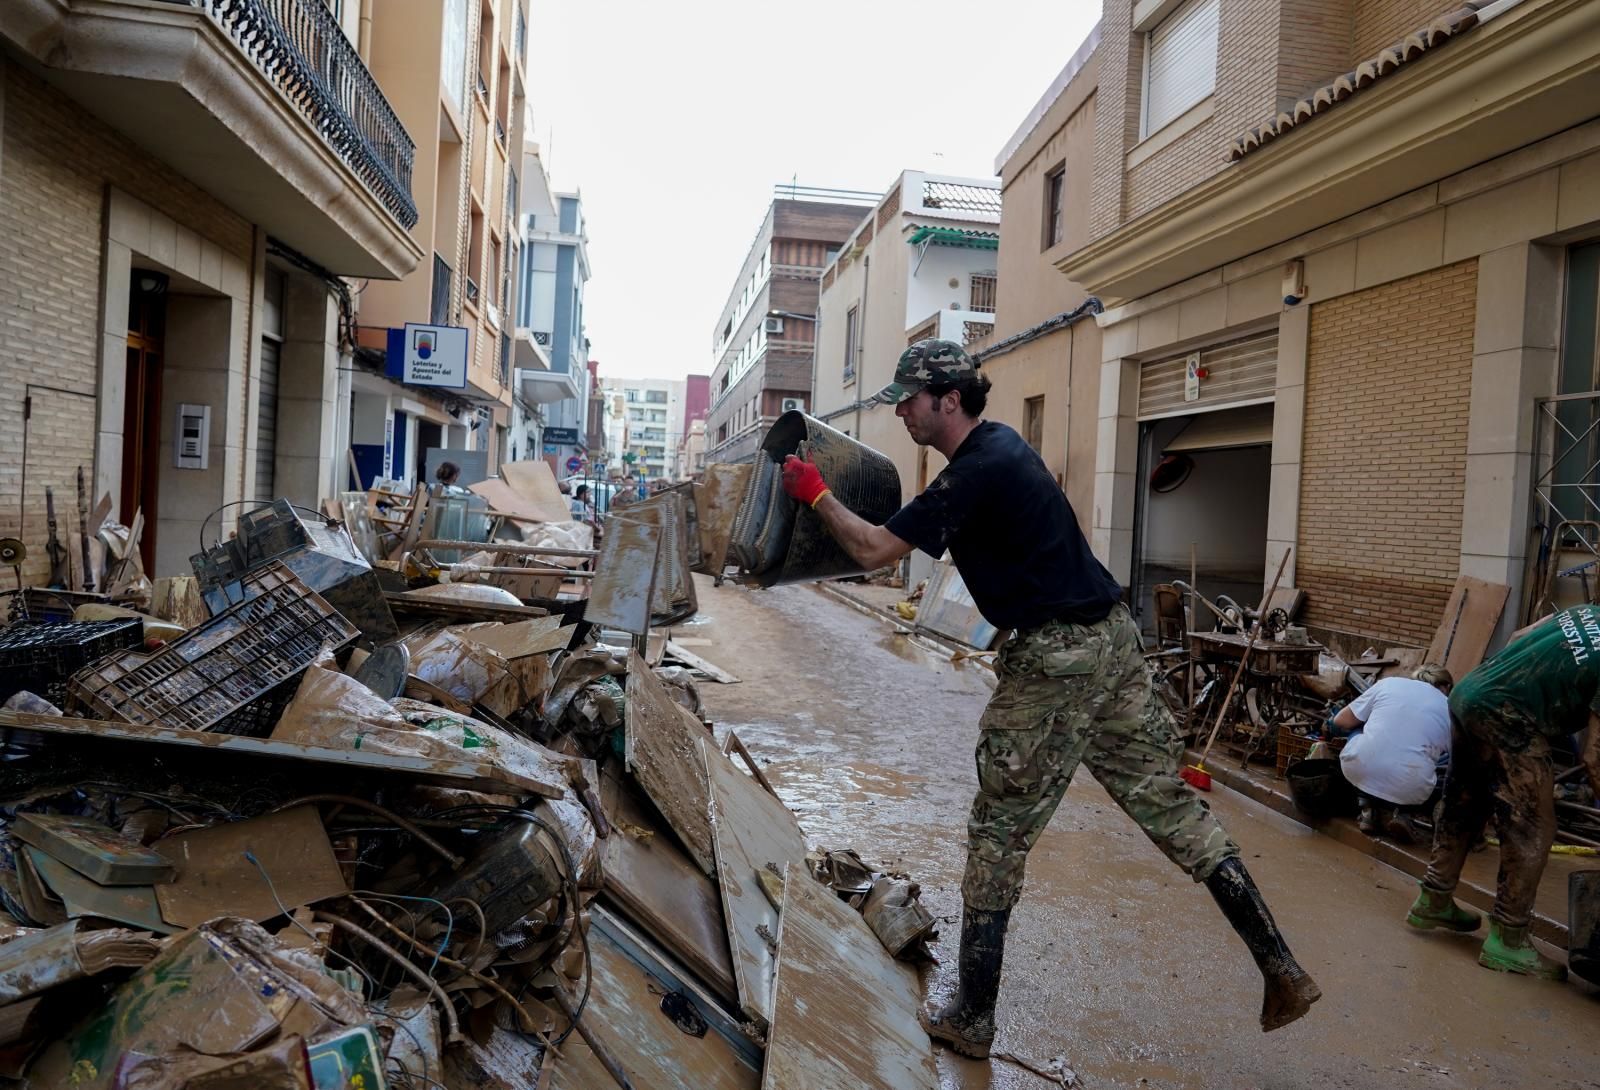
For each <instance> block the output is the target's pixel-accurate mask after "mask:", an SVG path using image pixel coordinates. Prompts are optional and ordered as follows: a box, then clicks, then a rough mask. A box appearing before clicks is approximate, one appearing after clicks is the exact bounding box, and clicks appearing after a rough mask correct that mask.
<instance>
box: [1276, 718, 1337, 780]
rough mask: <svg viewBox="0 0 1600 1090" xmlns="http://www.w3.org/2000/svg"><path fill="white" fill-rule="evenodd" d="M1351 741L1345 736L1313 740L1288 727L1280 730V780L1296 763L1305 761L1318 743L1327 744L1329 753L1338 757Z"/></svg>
mask: <svg viewBox="0 0 1600 1090" xmlns="http://www.w3.org/2000/svg"><path fill="white" fill-rule="evenodd" d="M1349 740H1350V739H1349V738H1347V737H1344V736H1340V737H1338V738H1312V737H1310V736H1308V735H1304V734H1296V733H1295V732H1294V731H1292V730H1290V729H1289V728H1288V727H1279V728H1278V778H1279V779H1282V778H1283V774H1284V773H1285V772H1287V771H1289V765H1290V764H1291V763H1292V762H1294V761H1299V760H1303V759H1304V758H1305V756H1306V754H1308V753H1310V752H1311V747H1312V746H1314V745H1316V744H1317V743H1318V742H1327V743H1328V751H1329V752H1330V753H1331V754H1333V756H1335V757H1337V756H1338V755H1339V751H1340V750H1342V749H1344V744H1345V743H1346V742H1348V741H1349Z"/></svg>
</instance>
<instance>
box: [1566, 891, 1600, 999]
mask: <svg viewBox="0 0 1600 1090" xmlns="http://www.w3.org/2000/svg"><path fill="white" fill-rule="evenodd" d="M1567 968H1568V969H1570V970H1572V971H1573V972H1574V973H1577V974H1578V975H1579V976H1581V977H1583V979H1585V980H1587V981H1589V982H1590V983H1591V984H1600V870H1580V871H1573V872H1572V873H1571V874H1569V875H1567Z"/></svg>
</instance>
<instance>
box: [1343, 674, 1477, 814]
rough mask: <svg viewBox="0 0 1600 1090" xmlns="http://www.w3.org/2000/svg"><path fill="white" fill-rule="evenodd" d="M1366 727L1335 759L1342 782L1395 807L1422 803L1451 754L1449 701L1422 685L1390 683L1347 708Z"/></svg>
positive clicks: (1378, 684) (1377, 686)
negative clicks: (1444, 759) (1443, 758)
mask: <svg viewBox="0 0 1600 1090" xmlns="http://www.w3.org/2000/svg"><path fill="white" fill-rule="evenodd" d="M1350 711H1351V714H1353V715H1354V716H1355V717H1356V718H1357V719H1359V720H1361V721H1362V723H1364V724H1365V726H1364V727H1362V730H1361V733H1360V734H1357V735H1355V736H1354V737H1352V738H1351V739H1350V741H1349V742H1348V743H1347V744H1346V745H1345V747H1344V752H1342V753H1340V754H1339V765H1340V767H1342V768H1343V769H1344V778H1345V779H1347V780H1349V781H1350V782H1351V783H1353V784H1355V785H1356V788H1357V789H1358V790H1361V791H1365V792H1366V793H1367V794H1369V795H1372V796H1374V797H1375V798H1380V799H1383V800H1384V801H1385V802H1391V803H1395V804H1397V805H1400V806H1415V805H1416V804H1417V803H1419V802H1426V801H1427V798H1428V796H1429V795H1430V794H1432V793H1433V786H1434V783H1435V779H1436V769H1437V766H1438V763H1439V758H1440V757H1443V756H1444V755H1445V754H1447V753H1449V752H1450V698H1449V697H1447V696H1445V695H1444V694H1443V693H1441V692H1440V691H1439V690H1438V689H1436V688H1434V687H1433V686H1432V685H1429V684H1428V683H1427V682H1425V681H1415V680H1413V679H1412V678H1408V677H1389V678H1384V679H1383V680H1382V681H1378V682H1374V683H1373V685H1372V687H1371V688H1370V689H1368V690H1367V691H1366V692H1364V693H1362V694H1361V695H1360V696H1358V697H1356V698H1355V700H1354V701H1353V702H1352V703H1351V704H1350Z"/></svg>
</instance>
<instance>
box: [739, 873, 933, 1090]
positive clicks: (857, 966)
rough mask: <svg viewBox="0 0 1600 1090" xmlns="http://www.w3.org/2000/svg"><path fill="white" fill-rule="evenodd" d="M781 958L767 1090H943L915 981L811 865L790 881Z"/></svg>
mask: <svg viewBox="0 0 1600 1090" xmlns="http://www.w3.org/2000/svg"><path fill="white" fill-rule="evenodd" d="M778 951H779V953H778V977H777V985H776V987H775V988H774V997H773V1013H772V1022H771V1026H770V1028H769V1029H768V1032H767V1059H766V1069H765V1071H764V1072H763V1074H762V1079H761V1086H762V1090H789V1088H791V1087H800V1086H803V1087H805V1088H806V1090H835V1088H837V1090H919V1088H926V1090H936V1088H937V1087H938V1085H939V1075H938V1071H937V1069H936V1068H935V1067H934V1060H933V1046H932V1043H931V1042H930V1041H929V1040H928V1035H927V1034H926V1033H924V1032H923V1031H922V1027H921V1026H919V1025H918V1024H917V1006H918V1004H919V1003H920V1002H921V1001H922V996H921V990H920V989H919V988H918V986H917V977H916V973H915V972H914V971H913V970H912V969H911V968H910V967H909V966H906V965H902V964H900V963H899V962H897V961H895V960H894V959H893V958H891V957H890V956H889V954H888V952H887V951H886V950H884V948H883V944H882V943H880V942H879V941H878V938H877V936H876V935H874V934H873V933H872V929H871V928H869V927H868V926H867V924H866V921H864V920H863V919H862V918H861V916H860V915H859V914H858V913H857V912H856V911H855V910H854V909H853V908H851V907H850V906H849V905H847V904H845V903H844V902H843V901H841V900H839V898H838V896H837V895H836V894H835V893H834V892H833V891H832V890H831V889H829V888H827V887H826V886H824V885H822V884H821V883H819V882H816V881H814V880H813V879H812V878H811V876H810V875H809V874H807V873H806V871H805V867H804V866H803V865H802V866H794V867H790V868H789V873H788V875H787V877H786V879H785V881H784V886H783V924H782V927H781V929H780V930H779V932H778ZM844 1011H848V1012H849V1016H848V1017H849V1031H848V1032H841V1031H840V1030H841V1027H840V1021H839V1019H840V1012H844Z"/></svg>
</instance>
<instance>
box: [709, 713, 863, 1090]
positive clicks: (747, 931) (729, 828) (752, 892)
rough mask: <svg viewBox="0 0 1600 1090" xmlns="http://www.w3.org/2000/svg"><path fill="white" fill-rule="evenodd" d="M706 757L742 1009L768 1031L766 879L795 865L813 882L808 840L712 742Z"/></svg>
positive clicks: (772, 914) (770, 930)
mask: <svg viewBox="0 0 1600 1090" xmlns="http://www.w3.org/2000/svg"><path fill="white" fill-rule="evenodd" d="M701 751H702V753H703V754H704V760H705V767H706V774H707V779H708V782H709V784H710V787H711V827H712V836H713V837H714V843H715V846H716V854H717V875H716V878H717V884H718V885H719V887H720V888H721V891H722V911H723V915H724V916H726V917H727V921H728V946H729V949H730V950H732V952H733V976H734V980H735V981H736V982H737V983H738V985H739V1007H740V1009H741V1010H743V1011H744V1013H745V1015H746V1017H748V1018H750V1019H751V1020H752V1021H754V1022H755V1023H756V1024H757V1025H765V1024H766V1023H767V1022H768V1021H769V1020H770V1019H771V1017H772V977H773V972H774V970H775V969H776V967H777V962H776V958H775V955H774V952H773V942H774V941H775V940H776V939H777V934H778V912H777V910H776V909H775V908H773V906H772V902H771V901H770V900H768V899H767V895H766V894H765V893H764V892H762V889H761V881H760V877H759V875H760V874H761V872H763V871H765V872H768V873H771V874H777V875H781V874H783V873H784V870H785V868H786V867H788V866H789V865H790V864H794V865H795V866H794V870H793V873H794V874H795V875H797V876H798V880H799V881H802V882H809V881H811V878H810V877H809V876H808V875H807V874H806V869H805V858H806V838H805V834H804V833H802V832H801V831H800V826H799V824H798V823H797V822H796V821H795V819H794V815H793V814H792V813H790V812H789V808H788V807H787V806H785V805H784V804H783V801H782V800H781V799H779V798H778V797H777V796H776V795H772V794H769V793H768V792H767V790H766V789H765V788H764V787H762V786H761V785H760V784H759V783H757V782H756V781H755V780H754V779H753V778H752V777H750V776H747V775H745V773H743V772H741V771H740V770H739V769H738V768H736V767H734V764H733V762H732V761H730V760H728V758H727V757H726V756H724V755H723V753H722V751H721V750H719V749H717V747H716V744H715V742H714V741H713V740H712V739H709V738H707V739H705V740H704V741H703V742H702V743H701ZM863 926H865V925H863ZM873 942H877V940H876V939H873ZM880 949H881V947H880ZM841 1009H845V1008H841ZM794 1085H797V1086H798V1085H802V1084H800V1083H796V1084H794Z"/></svg>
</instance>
